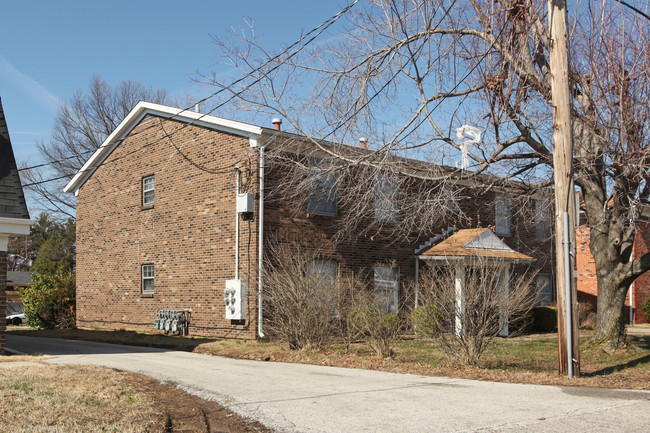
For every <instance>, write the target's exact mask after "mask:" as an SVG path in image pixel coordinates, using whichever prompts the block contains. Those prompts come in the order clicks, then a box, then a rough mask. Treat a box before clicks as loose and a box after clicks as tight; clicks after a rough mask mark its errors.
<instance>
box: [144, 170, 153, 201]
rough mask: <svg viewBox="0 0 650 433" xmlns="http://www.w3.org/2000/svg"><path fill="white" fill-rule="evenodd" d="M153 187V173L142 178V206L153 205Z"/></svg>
mask: <svg viewBox="0 0 650 433" xmlns="http://www.w3.org/2000/svg"><path fill="white" fill-rule="evenodd" d="M155 187H156V182H155V179H154V175H153V174H152V175H151V176H145V177H143V178H142V206H153V202H154V190H155Z"/></svg>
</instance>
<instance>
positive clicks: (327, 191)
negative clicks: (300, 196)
mask: <svg viewBox="0 0 650 433" xmlns="http://www.w3.org/2000/svg"><path fill="white" fill-rule="evenodd" d="M307 212H308V213H310V214H313V215H325V216H337V214H338V208H337V207H336V175H335V174H334V173H332V172H326V173H315V174H313V175H312V179H311V191H310V194H309V202H308V203H307Z"/></svg>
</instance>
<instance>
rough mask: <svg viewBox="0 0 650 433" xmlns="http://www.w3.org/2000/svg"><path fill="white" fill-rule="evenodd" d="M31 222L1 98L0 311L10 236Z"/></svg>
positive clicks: (1, 335) (0, 346)
mask: <svg viewBox="0 0 650 433" xmlns="http://www.w3.org/2000/svg"><path fill="white" fill-rule="evenodd" d="M32 224H33V221H32V220H30V219H29V212H28V211H27V205H26V203H25V196H24V194H23V188H22V185H21V183H20V176H19V175H18V170H17V167H16V159H15V157H14V151H13V148H12V147H11V139H10V138H9V129H8V128H7V122H6V120H5V114H4V110H3V108H2V100H1V99H0V311H6V302H7V295H6V289H7V246H8V243H9V237H12V236H16V235H28V234H29V228H30V226H31V225H32ZM5 330H6V323H5V320H4V319H3V320H0V355H2V354H4V352H5V347H6V336H5Z"/></svg>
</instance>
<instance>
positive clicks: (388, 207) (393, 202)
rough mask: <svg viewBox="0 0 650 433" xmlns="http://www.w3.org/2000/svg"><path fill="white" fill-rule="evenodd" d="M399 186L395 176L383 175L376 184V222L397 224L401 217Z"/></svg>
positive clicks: (379, 176)
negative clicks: (398, 200) (398, 201)
mask: <svg viewBox="0 0 650 433" xmlns="http://www.w3.org/2000/svg"><path fill="white" fill-rule="evenodd" d="M398 195H399V184H398V182H397V178H396V177H395V175H393V174H391V173H381V174H379V175H378V176H377V181H376V183H375V221H380V222H389V223H392V222H396V221H397V220H398V217H399V209H398V203H397V198H398Z"/></svg>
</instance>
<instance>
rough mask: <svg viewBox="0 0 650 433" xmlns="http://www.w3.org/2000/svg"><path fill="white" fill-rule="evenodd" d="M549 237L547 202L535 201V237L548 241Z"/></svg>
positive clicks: (548, 208) (549, 211) (548, 207)
mask: <svg viewBox="0 0 650 433" xmlns="http://www.w3.org/2000/svg"><path fill="white" fill-rule="evenodd" d="M550 236H551V206H550V205H549V203H548V202H547V201H544V200H536V201H535V237H536V238H537V239H548V238H549V237H550Z"/></svg>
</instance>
